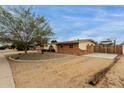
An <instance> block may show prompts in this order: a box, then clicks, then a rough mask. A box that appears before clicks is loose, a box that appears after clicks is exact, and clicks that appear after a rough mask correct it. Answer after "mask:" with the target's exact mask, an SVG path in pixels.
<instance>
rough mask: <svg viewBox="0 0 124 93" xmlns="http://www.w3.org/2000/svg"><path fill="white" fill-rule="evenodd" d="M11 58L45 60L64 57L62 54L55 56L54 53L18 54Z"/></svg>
mask: <svg viewBox="0 0 124 93" xmlns="http://www.w3.org/2000/svg"><path fill="white" fill-rule="evenodd" d="M11 57H12V58H14V59H16V60H47V59H54V58H63V57H66V55H64V54H56V53H44V54H42V53H28V54H24V53H20V54H14V55H11Z"/></svg>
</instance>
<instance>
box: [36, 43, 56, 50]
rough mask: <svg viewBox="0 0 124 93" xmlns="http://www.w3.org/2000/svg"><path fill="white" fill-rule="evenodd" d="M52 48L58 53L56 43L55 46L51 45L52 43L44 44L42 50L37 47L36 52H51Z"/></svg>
mask: <svg viewBox="0 0 124 93" xmlns="http://www.w3.org/2000/svg"><path fill="white" fill-rule="evenodd" d="M51 47H52V48H53V49H54V50H55V52H57V46H56V43H53V44H50V43H48V44H44V45H43V47H42V48H40V46H37V47H36V50H37V51H41V49H45V50H49V49H50V48H51Z"/></svg>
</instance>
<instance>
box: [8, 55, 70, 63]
mask: <svg viewBox="0 0 124 93" xmlns="http://www.w3.org/2000/svg"><path fill="white" fill-rule="evenodd" d="M8 58H9V59H10V60H12V61H15V62H33V63H34V62H37V63H38V62H45V61H46V62H47V61H54V60H58V59H63V58H68V57H62V58H53V59H46V60H16V59H14V58H12V57H10V56H9V57H8Z"/></svg>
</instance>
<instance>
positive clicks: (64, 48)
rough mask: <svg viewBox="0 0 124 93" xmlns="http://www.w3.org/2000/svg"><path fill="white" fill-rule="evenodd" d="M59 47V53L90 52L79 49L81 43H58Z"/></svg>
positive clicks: (79, 53) (75, 53)
mask: <svg viewBox="0 0 124 93" xmlns="http://www.w3.org/2000/svg"><path fill="white" fill-rule="evenodd" d="M72 46H73V47H72ZM57 49H58V53H65V54H73V55H82V54H87V53H88V50H81V49H79V43H73V44H58V45H57Z"/></svg>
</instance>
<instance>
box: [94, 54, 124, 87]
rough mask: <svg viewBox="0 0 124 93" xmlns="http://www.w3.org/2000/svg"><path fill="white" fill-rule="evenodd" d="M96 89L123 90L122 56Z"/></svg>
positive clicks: (123, 70) (123, 58)
mask: <svg viewBox="0 0 124 93" xmlns="http://www.w3.org/2000/svg"><path fill="white" fill-rule="evenodd" d="M96 87H105V88H123V87H124V56H121V58H120V60H119V61H118V62H117V63H116V64H115V65H114V66H113V67H112V69H111V70H110V71H109V72H108V73H107V74H106V75H105V77H104V78H103V79H102V80H101V81H100V82H99V83H98V84H97V86H96Z"/></svg>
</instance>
